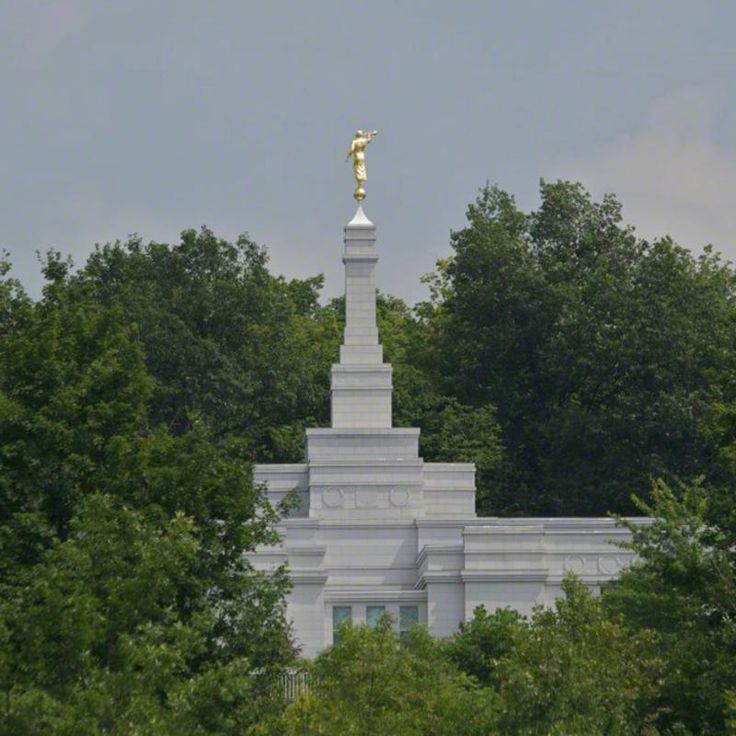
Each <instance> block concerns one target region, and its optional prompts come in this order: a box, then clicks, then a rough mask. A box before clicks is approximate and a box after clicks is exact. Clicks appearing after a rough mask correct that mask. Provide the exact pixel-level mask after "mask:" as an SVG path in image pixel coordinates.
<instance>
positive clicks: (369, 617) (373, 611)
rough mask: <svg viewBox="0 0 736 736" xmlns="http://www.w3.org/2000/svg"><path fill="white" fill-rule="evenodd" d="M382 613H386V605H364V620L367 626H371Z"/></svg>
mask: <svg viewBox="0 0 736 736" xmlns="http://www.w3.org/2000/svg"><path fill="white" fill-rule="evenodd" d="M384 613H386V606H366V609H365V622H366V623H367V624H368V626H371V627H373V626H375V625H376V624H377V623H378V622H379V621H380V620H381V616H383V614H384Z"/></svg>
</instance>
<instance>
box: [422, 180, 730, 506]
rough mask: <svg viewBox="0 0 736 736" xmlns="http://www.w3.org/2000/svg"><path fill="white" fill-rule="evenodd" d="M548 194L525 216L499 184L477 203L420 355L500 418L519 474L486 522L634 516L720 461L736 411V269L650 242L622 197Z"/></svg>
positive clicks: (430, 371)
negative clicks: (719, 422)
mask: <svg viewBox="0 0 736 736" xmlns="http://www.w3.org/2000/svg"><path fill="white" fill-rule="evenodd" d="M541 198H542V203H541V206H540V207H539V209H538V210H537V211H536V212H532V213H530V214H525V213H523V212H521V211H519V210H518V209H517V207H516V205H515V203H514V201H513V198H512V197H510V196H509V195H508V194H506V193H505V192H502V191H501V190H499V189H497V188H486V189H484V190H483V191H482V193H481V195H480V196H479V198H478V200H477V201H476V203H475V204H473V205H471V206H470V207H469V209H468V213H467V217H468V225H467V227H465V228H464V229H462V230H459V231H457V232H455V233H453V235H452V246H453V248H454V251H455V252H454V256H453V257H452V258H450V259H447V260H445V261H443V262H440V264H439V265H438V270H437V272H436V273H435V274H434V275H433V276H432V277H431V278H430V286H431V288H432V293H433V297H434V299H433V302H432V303H431V304H425V305H423V306H422V307H421V308H420V310H419V316H420V318H421V320H422V321H423V322H424V323H425V332H424V336H425V342H426V346H425V348H424V353H422V352H421V351H418V352H417V353H416V357H417V359H418V360H419V364H420V365H421V366H422V368H423V370H424V371H425V373H426V375H427V376H428V377H429V380H430V382H431V383H432V384H434V385H435V386H437V387H438V390H439V391H440V392H441V393H443V394H445V395H448V396H452V397H454V398H455V399H456V400H457V401H458V402H460V403H461V404H463V405H467V406H470V407H473V408H474V409H478V408H480V407H490V411H493V412H495V417H496V419H497V422H498V424H499V425H500V441H501V444H502V446H503V448H504V453H505V461H504V465H503V471H504V472H505V474H506V475H505V477H504V478H503V483H500V484H497V485H496V486H495V487H493V488H488V487H487V486H484V487H481V488H480V491H481V494H480V502H481V510H482V511H485V512H491V513H501V514H503V513H516V514H519V513H524V514H537V513H540V514H600V513H604V512H606V511H609V510H614V511H621V512H626V511H632V510H633V508H632V506H631V505H630V502H629V496H630V493H631V492H632V490H635V489H639V490H640V489H642V488H646V487H648V485H649V482H650V478H652V477H658V476H662V477H682V478H687V477H692V476H694V475H696V474H697V473H699V472H701V471H702V469H703V466H704V465H710V464H711V463H712V458H713V455H714V452H715V449H716V447H715V445H714V440H716V441H717V439H716V438H715V437H714V432H713V426H712V425H713V421H714V417H715V414H716V410H717V408H718V407H723V406H726V407H728V406H732V405H733V404H734V385H733V381H732V379H731V378H730V376H731V375H732V373H733V367H734V356H736V351H734V337H735V335H736V333H735V332H734V309H733V303H734V275H733V271H732V270H731V268H730V267H729V266H727V265H725V264H723V263H722V262H721V261H720V260H719V258H718V256H717V255H714V254H713V253H712V252H711V251H710V250H706V252H705V253H704V254H703V255H702V256H701V257H700V258H697V259H696V258H694V257H693V256H692V255H691V253H690V252H689V251H687V250H685V249H684V248H680V247H679V246H677V245H675V244H674V243H673V242H672V241H671V240H669V239H667V238H665V239H662V240H658V241H654V242H651V243H650V242H645V241H643V240H640V239H637V238H636V237H635V235H634V233H633V231H632V230H631V229H630V228H627V227H625V226H623V225H622V222H621V207H620V205H619V203H618V202H617V201H616V200H615V199H614V198H613V197H612V196H606V197H604V199H603V200H602V201H601V202H599V203H596V202H593V201H592V200H591V198H590V196H589V195H588V194H587V192H585V190H584V189H583V188H582V187H581V186H580V185H578V184H570V183H568V182H557V183H553V184H550V183H544V182H543V183H542V187H541ZM731 426H732V425H731ZM724 431H725V432H727V433H729V435H728V436H729V437H730V436H732V434H730V426H729V427H728V429H727V430H724ZM714 472H715V471H714Z"/></svg>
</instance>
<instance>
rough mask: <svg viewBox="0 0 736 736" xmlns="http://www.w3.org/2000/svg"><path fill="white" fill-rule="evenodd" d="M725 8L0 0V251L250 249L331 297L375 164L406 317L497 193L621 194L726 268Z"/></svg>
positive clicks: (25, 261)
mask: <svg viewBox="0 0 736 736" xmlns="http://www.w3.org/2000/svg"><path fill="white" fill-rule="evenodd" d="M735 28H736V3H734V2H732V1H731V0H723V1H722V2H708V1H707V0H697V1H696V0H693V1H692V2H682V1H678V0H667V1H665V0H662V1H661V2H659V1H655V0H649V1H645V0H637V2H628V1H625V0H618V1H617V2H602V1H601V2H594V1H592V0H579V1H577V2H572V1H571V0H565V1H563V0H539V1H537V2H532V1H531V0H515V1H514V2H511V0H508V2H503V3H501V2H495V3H494V2H489V1H488V0H485V1H484V2H475V1H471V0H455V1H454V2H439V1H437V0H435V1H434V2H429V1H427V2H411V1H406V2H388V1H385V0H372V1H370V2H360V3H356V2H348V1H347V0H344V1H334V2H328V1H327V0H319V1H315V2H284V1H283V0H268V1H265V0H264V1H263V2H254V1H253V0H238V1H237V2H229V1H228V2H226V1H225V0H210V1H209V2H204V1H201V2H191V1H190V0H176V1H175V2H174V1H173V0H172V1H170V2H164V1H163V0H162V1H159V2H155V1H154V0H145V1H138V0H126V1H125V2H110V1H107V0H97V1H96V2H86V1H84V0H52V1H49V2H38V1H36V0H17V1H15V2H12V1H10V0H0V100H2V111H1V112H0V141H1V143H0V166H1V167H2V177H1V179H0V247H3V248H5V249H7V250H9V251H10V253H11V256H12V261H13V263H14V266H15V268H14V273H15V275H17V276H18V277H19V278H21V280H22V281H23V282H24V283H25V284H26V286H27V287H28V288H29V289H30V290H31V291H32V292H33V293H34V294H36V293H38V289H39V288H40V284H41V277H40V273H39V268H38V264H37V262H36V257H35V251H36V250H42V251H44V250H46V249H48V248H51V247H53V248H56V249H59V250H61V251H62V252H65V253H71V254H72V255H73V257H74V258H75V261H76V262H77V263H78V264H79V263H82V262H83V261H84V258H85V255H86V254H87V253H88V252H89V251H90V249H91V248H92V247H93V245H94V243H95V242H105V241H108V240H115V239H119V238H120V239H122V238H125V237H126V236H127V235H128V234H129V233H133V232H137V233H139V234H140V235H141V236H142V237H143V238H144V240H146V241H147V240H159V241H163V242H172V241H176V240H177V239H178V233H179V232H180V231H181V230H183V229H185V228H188V227H199V226H200V225H202V224H207V225H208V226H209V227H210V228H212V229H213V230H214V231H215V232H216V233H217V234H219V235H222V236H224V237H228V238H233V237H235V236H236V234H237V233H239V232H244V231H247V232H248V233H249V234H250V236H251V237H252V238H253V239H255V240H257V241H258V242H260V243H262V244H264V245H266V246H267V247H268V250H269V253H270V256H271V265H272V269H273V270H274V271H276V272H277V273H283V274H284V275H286V276H288V277H294V276H299V277H304V276H309V275H313V274H316V273H320V272H321V273H324V274H325V275H326V279H327V283H326V293H327V294H328V295H334V294H337V293H340V292H341V291H342V264H341V262H340V251H341V246H342V243H341V239H342V227H343V225H344V224H345V223H346V222H347V221H348V220H349V219H350V218H351V217H352V215H353V211H354V209H355V203H354V201H353V200H352V197H351V193H352V187H353V181H352V173H351V169H350V165H349V164H348V163H345V161H344V156H345V151H346V149H347V147H348V144H349V141H350V138H351V136H352V132H353V131H354V130H355V128H357V127H368V128H378V129H379V131H380V135H379V137H378V138H377V139H376V141H375V142H374V143H373V144H372V145H371V147H370V148H369V149H368V152H369V155H368V176H369V181H368V185H367V191H368V199H367V201H366V203H365V209H366V212H367V214H368V215H369V216H370V217H371V219H373V220H374V222H376V224H377V226H378V229H379V233H378V236H379V241H378V245H379V249H380V257H381V260H380V262H379V285H380V287H381V289H382V290H384V291H387V292H389V293H393V294H396V295H398V296H402V297H404V298H405V299H407V300H409V301H410V302H414V301H416V300H418V299H420V298H424V296H425V290H424V287H423V286H421V285H420V283H419V276H420V275H421V274H422V273H425V272H427V271H430V270H431V269H432V268H433V265H434V262H435V260H436V259H437V258H438V257H441V256H443V255H447V254H448V253H449V252H450V249H449V245H448V235H449V231H450V230H451V229H456V228H459V227H462V225H463V223H464V213H465V208H466V206H467V204H468V203H469V202H470V201H472V200H473V199H474V197H475V195H476V192H477V190H478V188H479V187H480V186H482V185H483V184H484V182H485V181H486V180H490V181H491V182H494V183H498V184H499V185H500V186H502V187H503V188H504V189H506V190H508V191H510V192H512V193H513V194H515V196H516V197H517V200H518V202H519V204H520V205H521V206H522V207H524V208H531V207H534V206H535V205H536V203H537V201H538V198H537V189H538V180H539V178H540V177H544V178H546V179H556V178H560V177H563V178H574V179H579V180H580V181H582V182H583V183H584V184H585V185H586V186H587V187H588V188H589V189H590V190H591V191H592V192H593V193H594V194H595V195H596V196H599V195H600V194H602V193H603V192H605V191H613V192H615V193H616V194H617V195H618V196H619V198H620V199H621V200H622V202H623V204H624V214H625V217H626V218H627V220H628V221H630V222H631V223H632V224H634V225H636V226H637V230H638V231H639V232H640V233H641V234H642V235H644V236H656V235H662V234H665V233H669V234H671V235H672V236H673V237H674V238H675V239H676V240H678V241H679V242H681V243H682V244H683V245H688V246H689V247H691V248H693V250H696V251H698V250H699V249H700V248H701V247H702V245H703V244H705V243H706V242H712V243H713V244H714V245H715V246H716V247H717V248H718V249H719V250H722V251H723V252H724V253H725V254H726V255H727V256H728V257H729V258H736V214H735V209H736V208H735V207H734V204H735V200H736V42H735V41H734V38H735V36H734V29H735Z"/></svg>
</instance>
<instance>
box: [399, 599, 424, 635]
mask: <svg viewBox="0 0 736 736" xmlns="http://www.w3.org/2000/svg"><path fill="white" fill-rule="evenodd" d="M418 623H419V608H418V607H417V606H401V607H400V608H399V638H400V639H401V641H402V643H403V642H405V641H406V639H407V637H408V635H409V630H410V629H411V627H412V626H414V625H415V624H418Z"/></svg>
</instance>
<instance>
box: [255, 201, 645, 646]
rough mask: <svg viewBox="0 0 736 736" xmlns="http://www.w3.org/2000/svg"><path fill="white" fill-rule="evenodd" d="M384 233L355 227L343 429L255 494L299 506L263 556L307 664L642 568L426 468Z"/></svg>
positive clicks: (329, 432)
mask: <svg viewBox="0 0 736 736" xmlns="http://www.w3.org/2000/svg"><path fill="white" fill-rule="evenodd" d="M377 260H378V256H377V253H376V229H375V226H374V225H373V223H372V222H370V220H368V219H367V218H366V216H365V214H364V213H363V210H362V208H360V207H359V208H358V212H357V213H356V215H355V217H354V218H353V220H352V221H351V222H350V223H349V224H348V225H347V226H346V227H345V250H344V253H343V263H344V264H345V300H346V304H345V310H346V320H345V335H344V340H343V345H342V346H341V348H340V360H339V363H337V364H336V365H333V366H332V376H331V378H332V381H331V386H332V391H331V402H332V426H331V427H327V428H318V429H307V430H306V438H305V443H306V462H304V463H300V464H292V465H257V466H256V467H255V471H254V479H255V481H256V482H260V483H265V484H266V485H267V487H268V493H269V496H270V497H271V498H272V500H273V501H278V500H280V499H281V498H283V496H284V495H285V494H286V493H287V492H289V491H290V490H292V489H295V488H296V489H297V490H298V492H299V495H300V499H301V504H300V506H299V508H298V509H297V510H296V511H294V512H292V514H291V515H290V517H289V518H287V519H285V520H284V521H283V522H282V523H281V524H280V527H279V530H280V533H281V538H282V544H281V545H280V546H278V547H275V548H268V549H260V550H259V551H258V552H257V553H256V554H254V555H253V556H252V560H253V562H254V564H255V565H256V566H257V567H258V568H260V569H268V568H269V567H271V566H273V565H278V564H280V563H283V562H288V565H289V570H290V576H291V579H292V583H293V589H292V591H291V594H290V595H289V598H288V609H287V610H288V616H289V618H290V619H291V620H292V622H293V627H294V633H295V636H296V639H297V641H298V642H299V644H300V645H301V647H302V653H303V654H304V655H305V656H313V655H314V654H316V653H317V652H319V651H320V650H321V649H322V648H323V647H325V646H327V645H329V644H331V643H332V641H333V630H334V628H335V626H336V625H337V624H338V623H339V622H340V621H342V620H344V619H346V618H349V619H351V620H352V621H353V622H355V623H366V622H367V623H371V622H372V621H374V620H375V619H376V618H378V617H379V616H380V614H382V613H383V612H386V613H389V614H392V616H393V617H394V619H395V621H396V626H397V628H399V629H400V630H403V629H406V628H408V627H409V626H410V625H411V624H412V623H413V622H414V621H418V622H419V623H422V624H425V625H426V626H427V627H428V628H429V629H430V631H432V632H433V633H434V634H437V635H449V634H452V633H453V632H454V631H455V630H456V629H457V626H458V624H459V623H460V622H461V621H463V620H465V619H468V618H470V617H471V616H472V614H473V610H474V609H475V607H476V606H479V605H481V604H483V605H485V606H486V608H487V609H488V610H495V609H496V608H499V607H505V606H509V607H512V608H515V609H517V610H519V611H521V612H523V613H529V612H530V611H531V610H532V607H533V606H534V605H536V604H539V603H543V604H546V603H551V602H552V601H553V600H554V599H555V597H557V596H558V595H559V594H560V590H561V588H560V585H561V582H562V578H563V576H564V574H565V572H566V571H568V570H572V571H574V572H576V573H577V574H578V575H579V576H580V577H581V579H582V580H583V581H584V582H585V583H586V584H588V585H589V586H591V587H592V588H594V589H597V588H598V587H599V586H600V584H601V583H603V582H605V581H607V580H610V579H611V578H612V577H615V575H616V574H617V573H618V572H619V571H620V569H621V568H622V567H623V566H624V565H625V564H627V563H628V562H629V561H630V558H631V555H630V554H629V553H627V552H624V551H622V550H621V549H620V548H619V547H617V546H616V545H615V544H612V542H615V541H620V540H622V539H624V538H625V537H626V536H627V534H628V533H627V532H626V531H625V530H622V529H620V528H618V527H616V526H615V525H614V523H613V522H612V521H611V520H610V519H607V518H596V519H591V518H586V519H583V518H555V519H536V518H535V519H528V518H527V519H521V518H515V519H502V518H496V517H477V516H476V514H475V467H474V465H472V464H471V463H425V462H424V461H423V460H422V458H421V457H419V452H418V443H419V430H418V429H411V428H398V427H392V426H391V366H390V365H389V364H387V363H384V362H383V350H382V347H381V345H380V343H379V341H378V331H377V329H376V285H375V267H376V262H377Z"/></svg>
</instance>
